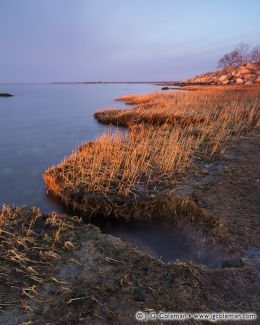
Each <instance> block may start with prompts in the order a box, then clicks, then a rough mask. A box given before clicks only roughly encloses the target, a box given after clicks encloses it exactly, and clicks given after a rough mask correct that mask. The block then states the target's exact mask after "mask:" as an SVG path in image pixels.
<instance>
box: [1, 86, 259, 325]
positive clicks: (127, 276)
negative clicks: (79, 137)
mask: <svg viewBox="0 0 260 325" xmlns="http://www.w3.org/2000/svg"><path fill="white" fill-rule="evenodd" d="M211 89H213V88H211ZM219 89H222V88H219ZM228 89H230V87H228ZM239 89H240V88H239ZM242 89H246V91H251V90H250V88H248V87H246V88H243V87H242ZM255 89H256V93H254V92H253V93H250V94H251V95H252V96H258V88H255ZM222 90H223V89H222ZM218 91H221V90H218ZM242 91H243V90H242ZM203 94H204V95H205V94H206V95H205V96H206V97H203V96H204V95H203ZM207 94H208V90H207V88H205V90H204V93H203V92H200V90H198V91H196V92H194V93H193V94H191V92H189V94H186V95H185V93H182V94H180V93H178V94H177V95H176V94H175V95H172V94H169V95H168V94H167V95H166V94H157V95H156V96H157V97H155V99H156V98H157V99H158V98H161V99H162V100H165V99H166V98H168V97H167V96H169V98H171V96H173V98H171V100H172V99H173V100H176V99H178V98H182V99H183V100H184V103H185V102H187V100H188V98H189V96H193V97H191V98H192V101H194V100H195V103H198V104H199V105H198V108H199V109H200V107H201V106H200V105H201V99H202V100H205V101H206V99H207V96H208V95H207ZM219 94H220V98H221V100H222V99H223V100H224V99H225V100H227V103H228V105H227V107H229V106H230V105H231V104H232V105H233V106H232V107H237V103H240V105H241V110H242V111H240V110H238V111H236V114H237V117H238V119H237V121H240V120H241V116H247V114H246V113H247V110H245V111H244V106H243V105H244V104H245V103H246V105H247V109H249V112H250V114H249V116H250V119H247V118H245V120H243V123H245V125H242V126H243V127H244V129H243V128H242V126H241V125H240V124H239V128H238V131H237V129H236V128H237V127H236V125H235V127H234V126H233V124H231V125H229V124H227V126H229V127H230V128H231V131H228V132H231V133H232V132H233V133H234V134H232V137H227V138H226V137H223V139H222V138H221V139H220V140H221V141H220V142H219V143H218V147H217V148H215V147H214V146H215V145H216V144H215V142H213V147H211V146H212V143H211V142H206V143H205V142H203V141H204V138H203V141H202V142H201V141H199V142H198V143H197V145H196V146H195V147H194V148H193V146H190V147H185V150H184V151H177V153H176V157H177V160H173V163H174V164H173V165H169V166H170V168H169V167H168V169H162V170H163V173H162V177H161V176H160V174H159V173H158V171H160V169H158V170H155V169H152V170H154V171H156V174H155V175H156V178H155V179H154V180H153V179H152V174H149V175H150V176H149V177H150V179H148V180H147V179H145V174H142V178H140V181H139V182H138V183H136V184H137V185H138V186H137V187H136V188H135V187H133V188H131V187H126V188H125V189H124V191H125V193H128V194H127V195H128V196H126V198H131V200H130V201H129V200H128V201H127V200H125V198H124V195H125V194H124V192H121V193H120V187H112V191H111V192H109V191H108V190H109V189H110V188H111V187H110V188H109V187H107V189H108V190H107V191H106V192H105V191H104V192H102V190H103V188H102V186H104V180H105V181H106V179H107V178H106V177H107V173H106V174H105V175H104V180H103V179H101V182H99V183H98V181H99V179H97V180H96V181H97V183H95V184H94V185H95V186H96V188H98V189H99V192H98V193H100V195H101V196H97V192H89V193H90V194H91V195H90V196H89V197H88V196H87V195H88V192H83V191H82V189H81V187H80V186H79V185H80V184H78V183H77V184H76V185H77V186H75V188H76V189H77V192H73V188H70V187H69V185H70V184H69V183H67V184H66V186H67V188H66V191H68V192H64V188H62V184H63V179H62V177H63V176H62V175H64V174H66V173H68V175H69V176H70V181H71V182H73V181H74V179H75V175H77V174H76V172H77V163H78V162H80V159H81V158H82V156H84V155H85V158H88V157H89V156H90V157H93V158H92V159H96V161H98V163H99V160H98V159H97V158H98V157H100V156H99V155H100V154H101V153H104V152H106V155H105V156H102V157H101V158H102V159H101V160H100V162H101V165H98V168H100V167H99V166H105V168H108V169H107V170H108V172H109V173H110V172H111V171H110V169H109V168H110V167H111V164H112V162H113V159H114V158H115V157H116V155H115V156H113V151H110V150H111V149H113V150H117V151H116V154H117V155H118V154H119V153H120V150H122V154H123V156H122V159H124V157H125V155H126V162H127V163H128V161H129V158H127V157H128V156H127V153H128V151H125V146H126V145H127V144H128V142H129V138H127V137H126V138H125V139H124V141H125V142H124V141H122V140H121V139H120V138H116V137H115V138H113V139H112V140H111V139H110V138H109V136H108V135H103V138H102V137H101V140H102V141H101V142H98V141H100V140H98V141H97V142H95V141H92V142H90V143H88V144H85V145H83V146H82V147H80V148H79V149H78V151H77V152H75V153H74V154H72V156H71V157H69V158H68V160H64V161H63V162H61V164H59V165H57V166H53V167H52V168H51V169H50V170H48V171H47V172H46V174H45V176H44V177H45V181H46V183H47V185H48V186H47V187H48V188H49V189H50V190H52V191H53V192H54V193H56V194H58V195H59V196H60V197H62V196H63V195H64V197H63V201H64V202H65V203H66V202H67V204H69V205H72V207H73V205H74V208H80V210H81V212H82V211H83V212H84V208H85V207H86V211H85V213H86V214H89V215H91V212H92V217H95V216H100V215H103V216H106V217H107V218H121V219H122V218H124V219H127V220H129V222H135V221H138V220H142V221H144V222H147V223H152V222H153V221H154V220H157V221H158V220H159V221H160V222H161V223H162V224H164V225H165V227H168V228H169V229H170V228H171V227H176V226H180V227H183V228H184V229H189V228H190V238H189V240H190V242H189V244H190V245H191V246H193V248H194V249H198V250H201V252H202V253H203V252H206V253H207V252H210V253H211V254H212V255H209V258H210V259H212V260H214V259H215V262H216V264H214V265H213V266H212V267H207V266H206V265H198V264H195V263H193V262H181V261H178V260H177V261H175V262H169V263H164V262H163V261H162V260H160V259H158V258H154V257H151V256H149V254H147V253H144V252H143V251H140V250H137V249H136V248H135V247H134V246H133V245H131V244H129V243H128V242H125V241H123V240H121V239H119V238H116V237H114V236H111V235H107V234H102V233H101V232H100V230H99V229H98V228H97V227H95V226H93V225H92V224H86V223H83V222H82V221H80V220H78V218H73V217H68V216H65V215H61V216H59V215H56V214H55V213H53V214H50V215H47V216H44V215H42V214H41V213H40V211H39V210H38V209H36V208H14V207H13V208H11V207H8V206H4V208H3V209H2V210H1V211H0V216H1V218H0V222H1V223H0V230H1V231H2V234H3V236H4V237H3V238H4V240H3V243H2V245H0V250H1V252H2V254H1V257H0V259H1V260H0V261H1V263H0V267H2V266H3V272H2V274H3V277H4V283H5V285H4V286H3V288H2V292H0V293H1V294H0V311H4V312H3V313H0V322H3V323H6V322H7V321H11V322H13V323H19V322H20V323H23V322H28V321H32V322H36V321H37V319H38V317H39V315H40V316H41V319H42V320H44V322H45V323H50V322H54V323H55V322H59V321H60V320H61V319H63V320H64V323H65V324H66V323H68V324H70V323H72V322H74V323H75V322H76V323H77V322H83V323H91V324H100V319H101V320H102V322H104V323H108V324H109V323H111V324H122V323H124V324H129V325H130V324H131V325H132V324H133V319H134V315H135V313H136V311H137V310H145V309H146V308H149V309H152V310H155V311H158V309H160V310H180V306H181V309H182V311H186V310H189V311H191V312H192V311H194V312H205V310H210V311H212V310H214V311H223V310H224V311H227V312H228V311H232V312H234V311H236V312H249V311H254V312H256V313H259V312H260V305H259V302H258V301H257V292H260V287H259V283H260V281H259V279H260V265H259V254H260V248H259V247H260V242H259V236H258V229H259V224H257V215H258V214H259V211H258V208H257V207H258V206H257V202H256V200H257V194H258V193H259V186H260V185H259V178H258V176H257V175H258V173H259V163H258V161H260V157H258V156H259V151H257V148H258V147H259V144H260V136H259V132H258V120H257V119H258V117H259V116H258V113H257V111H255V110H254V106H252V107H251V108H250V105H253V101H252V102H250V100H249V98H250V97H245V98H244V96H246V95H245V94H246V93H242V94H240V93H239V91H238V92H235V94H233V93H226V95H225V96H223V94H224V93H222V92H221V93H214V94H213V97H210V101H208V102H207V101H206V102H207V103H209V102H210V103H211V104H212V105H213V104H214V101H215V100H216V103H215V104H216V105H218V103H219V102H218V98H219ZM175 96H177V97H175ZM237 96H240V97H238V99H239V100H238V101H237ZM230 97H231V99H232V101H233V100H234V102H229V100H230ZM256 98H259V97H256ZM124 99H125V100H126V97H124ZM148 99H149V97H148V98H147V97H145V96H137V97H136V96H132V97H129V96H128V101H129V103H130V104H134V105H143V106H141V107H142V109H144V113H145V114H146V113H147V108H148V109H149V107H150V106H149V105H151V103H150V99H149V100H148ZM245 99H246V100H245ZM196 101H198V102H196ZM152 103H153V105H156V101H155V102H152ZM160 103H161V102H159V104H160ZM189 103H190V102H189V101H188V104H189ZM207 105H208V104H207ZM152 107H154V106H152ZM181 107H182V108H183V105H181ZM206 107H207V108H208V106H206ZM214 107H215V106H213V108H212V109H214ZM134 109H135V110H136V106H134V107H133V108H132V109H131V110H129V111H131V112H132V111H133V110H134ZM152 109H153V108H152ZM213 111H214V110H213ZM137 112H138V110H137ZM139 112H142V113H143V111H141V110H140V108H139ZM199 112H201V113H203V112H204V111H199ZM241 112H242V113H243V114H240V113H241ZM232 113H233V112H232ZM145 114H144V115H141V116H142V117H143V116H144V117H145V118H146V120H145V121H146V123H147V121H148V122H149V123H150V122H152V123H155V122H156V123H155V124H158V123H157V122H158V121H156V119H152V120H151V119H147V116H146V115H145ZM206 114H208V112H207V111H206ZM220 116H222V115H220ZM139 117H140V116H139ZM228 117H229V116H227V117H226V118H228ZM231 117H232V119H231V120H230V121H232V123H233V122H235V121H236V120H235V114H232V116H231ZM167 118H168V116H167ZM206 118H210V116H209V115H205V116H204V119H206ZM204 119H201V118H200V119H198V120H192V121H193V122H194V126H195V128H197V127H198V126H200V125H201V123H204ZM255 119H256V120H255ZM167 121H168V122H169V121H170V123H172V124H170V123H169V124H167V125H165V124H163V123H161V124H159V125H155V126H154V125H153V126H151V125H150V124H149V126H147V125H145V126H144V127H143V128H142V127H140V126H138V125H135V126H134V127H133V125H131V126H130V130H132V131H131V132H132V134H130V137H132V138H130V139H131V141H130V146H129V147H128V150H133V151H130V153H131V157H133V152H137V154H136V157H137V160H136V161H137V162H139V161H140V160H141V161H142V159H143V160H145V158H146V157H147V155H148V154H149V155H152V156H151V157H152V158H153V159H155V158H156V157H154V156H153V152H154V150H155V149H156V150H159V149H160V148H162V145H161V144H162V143H163V144H164V147H163V148H167V145H168V144H167V141H168V139H169V138H168V136H169V135H171V134H174V138H170V142H169V151H166V155H165V157H169V156H170V154H171V152H172V150H173V149H172V148H173V147H172V146H173V143H175V144H176V139H178V141H179V140H181V142H180V148H181V145H183V144H185V145H186V143H187V142H185V141H186V140H185V139H186V138H185V137H184V136H186V135H187V134H188V135H189V136H190V135H192V137H191V138H188V140H189V141H194V139H196V137H197V135H198V134H199V133H198V132H197V133H194V131H195V129H193V127H194V126H193V124H190V120H189V121H188V122H187V120H185V122H183V119H181V120H177V122H176V119H171V120H169V119H168V120H167ZM210 121H211V120H210ZM227 121H229V120H228V119H227ZM220 122H221V123H222V124H223V121H222V120H220ZM229 123H230V122H229ZM187 125H188V130H189V133H187V129H186V127H187ZM202 125H203V127H205V125H207V124H202ZM217 125H218V124H217ZM214 126H215V124H214ZM182 128H184V131H183V130H182ZM176 130H178V132H179V133H178V134H175V133H174V132H175V131H176ZM196 130H197V129H196ZM225 130H226V129H224V131H225ZM228 130H229V129H228ZM242 131H243V132H242ZM150 132H151V133H150ZM154 132H155V133H154ZM210 132H211V129H210ZM140 134H141V137H140ZM194 134H195V138H194V137H193V136H194ZM158 135H160V136H162V139H163V142H159V143H158V147H156V148H155V149H154V147H152V150H150V151H149V152H148V153H147V154H146V153H145V152H144V151H143V148H144V147H143V145H144V143H145V141H147V142H146V146H147V148H148V149H149V148H150V146H151V145H153V144H154V142H155V139H158ZM176 135H178V138H176ZM209 135H210V137H209V140H211V139H212V138H213V140H215V138H214V135H215V133H209ZM217 135H218V133H217ZM150 136H152V137H151V141H148V140H149V137H150ZM165 136H166V137H165ZM215 136H216V135H215ZM173 139H174V141H175V142H172V140H173ZM110 141H112V142H111V143H110ZM127 141H128V142H127ZM188 143H189V142H188ZM192 143H193V144H194V142H192ZM110 144H111V146H110ZM139 145H140V148H141V150H140V151H139V152H138V151H136V150H137V149H136V148H137V147H138V146H139ZM198 149H199V150H198ZM189 150H190V151H189ZM186 151H188V152H189V153H190V154H191V156H192V157H193V159H192V160H191V161H189V159H190V158H189V156H187V155H186V156H180V155H183V154H184V153H185V152H186ZM142 152H144V153H145V155H144V156H140V155H141V153H142ZM211 153H212V156H210V155H211ZM113 157H114V158H113ZM158 157H159V160H156V161H155V164H154V166H152V167H153V168H155V167H156V168H161V165H159V163H161V161H162V160H163V159H162V158H161V157H162V151H159V155H158ZM178 157H182V159H178ZM112 158H113V159H112ZM110 159H112V160H110ZM185 159H187V164H186V165H185V168H184V167H182V168H181V169H176V173H175V174H174V178H171V177H169V175H170V174H167V173H169V170H170V169H171V168H173V167H174V168H176V166H177V167H178V168H179V167H180V165H179V164H177V165H176V164H175V163H176V162H178V161H179V162H180V161H184V160H185ZM67 161H69V162H72V163H76V165H67ZM82 162H85V161H84V160H83V161H82ZM148 162H149V164H148V167H149V168H150V165H151V162H153V163H154V161H153V160H149V161H148ZM162 162H165V161H162ZM80 166H86V167H88V169H87V170H86V172H87V174H86V175H87V177H88V178H87V179H88V180H91V178H90V176H89V175H90V174H88V172H89V171H92V168H89V166H88V165H84V164H82V165H80ZM118 166H120V164H119V165H118ZM130 166H132V165H130ZM134 166H135V165H134ZM138 166H140V165H138ZM158 166H159V167H158ZM141 167H142V168H143V171H146V169H145V168H146V167H147V164H143V165H141ZM162 167H163V168H165V165H162ZM123 170H125V169H124V168H123ZM57 171H58V172H59V173H58V174H56V172H57ZM97 171H99V174H98V173H97V172H96V171H95V170H94V174H93V176H95V175H100V174H101V170H100V169H97ZM148 171H150V170H148ZM80 172H81V173H83V170H81V171H80ZM119 172H120V170H119V169H118V170H117V174H114V175H115V176H114V177H113V178H112V180H113V181H114V180H117V179H118V177H119V176H118V175H120V173H119ZM51 173H53V174H51ZM57 175H58V177H57ZM135 175H136V174H133V175H130V176H131V177H132V178H131V180H132V182H133V179H134V178H133V177H134V176H135ZM46 176H47V178H46ZM49 176H50V178H49V179H48V177H49ZM93 176H92V177H93ZM160 177H161V178H160ZM76 180H77V178H76ZM173 180H174V181H173ZM257 180H258V181H257ZM84 181H85V180H84ZM150 181H152V182H151V183H149V182H150ZM141 182H143V188H142V187H140V186H141V185H142V183H141ZM83 184H84V186H86V185H88V183H87V182H86V181H85V183H83ZM115 185H117V184H114V183H113V182H112V183H108V186H115ZM119 185H120V186H122V185H125V184H122V182H121V183H120V182H119ZM130 185H132V183H130ZM146 185H149V187H145V186H146ZM154 186H155V187H156V190H155V189H154ZM140 188H141V189H142V191H141V192H140V193H141V194H142V195H143V194H145V195H143V196H142V195H141V196H138V193H139V192H136V190H137V191H140ZM78 189H80V190H81V191H78ZM144 189H145V191H143V190H144ZM149 189H151V192H149V191H150V190H149ZM148 190H149V191H148ZM126 191H129V192H126ZM67 194H69V195H70V196H66V195H67ZM79 198H80V200H82V201H80V200H79ZM121 199H122V200H121ZM78 202H79V203H81V204H84V205H82V207H79V206H77V204H78ZM83 215H84V214H82V216H83ZM86 221H87V222H89V220H88V219H86V220H85V222H86ZM6 243H7V244H6ZM10 247H12V249H10ZM34 247H38V248H40V250H38V248H37V249H35V248H34ZM21 275H22V276H21ZM10 287H12V288H13V289H12V290H10ZM117 301H120V303H119V304H118V303H116V302H117ZM53 310H55V313H52V312H51V311H53ZM198 324H200V323H199V322H198Z"/></svg>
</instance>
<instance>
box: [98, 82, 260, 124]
mask: <svg viewBox="0 0 260 325" xmlns="http://www.w3.org/2000/svg"><path fill="white" fill-rule="evenodd" d="M120 100H124V101H126V102H127V103H129V104H134V105H135V106H134V109H127V110H114V109H113V110H102V111H99V112H97V113H95V115H94V116H95V118H96V119H97V120H98V121H100V122H102V123H106V124H114V125H120V126H131V125H133V124H139V123H147V124H156V125H162V124H165V123H167V124H169V125H174V126H175V125H181V126H182V127H183V126H184V127H185V126H186V125H190V124H194V125H200V124H202V126H203V123H204V124H209V123H211V122H216V121H219V123H220V124H222V123H223V122H224V123H227V119H230V117H233V116H234V117H235V118H236V120H235V121H234V122H240V119H241V117H242V118H243V120H242V121H241V122H242V123H244V124H246V125H247V126H248V122H252V121H248V119H250V117H252V115H254V116H255V117H258V118H259V109H258V108H259V102H260V87H258V86H255V87H251V86H249V87H243V88H242V87H241V86H240V87H231V86H230V87H220V86H216V87H200V88H198V90H197V91H195V92H186V93H184V92H181V93H180V92H179V93H178V92H171V93H167V94H162V93H152V94H148V95H143V96H124V97H121V98H120ZM257 111H258V112H257ZM257 114H258V115H257ZM256 115H257V116H256Z"/></svg>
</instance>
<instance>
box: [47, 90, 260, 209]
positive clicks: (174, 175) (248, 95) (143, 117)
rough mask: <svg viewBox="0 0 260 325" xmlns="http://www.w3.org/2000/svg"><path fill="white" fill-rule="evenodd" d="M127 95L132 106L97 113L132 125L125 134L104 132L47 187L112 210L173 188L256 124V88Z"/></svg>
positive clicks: (70, 199)
mask: <svg viewBox="0 0 260 325" xmlns="http://www.w3.org/2000/svg"><path fill="white" fill-rule="evenodd" d="M226 89H228V90H226ZM126 99H127V101H128V102H129V103H131V104H135V107H134V109H130V110H126V111H118V110H112V111H109V110H108V111H105V112H100V113H99V114H100V115H99V117H100V116H103V117H102V120H103V121H104V122H106V123H109V121H114V124H119V125H128V126H129V127H130V129H129V131H128V132H126V133H125V134H124V135H122V134H120V133H114V134H111V133H109V132H106V133H104V134H103V135H101V136H100V137H99V138H98V139H96V140H95V141H94V142H92V143H89V144H86V145H84V146H82V147H81V148H79V149H78V150H76V151H75V152H74V153H73V154H72V155H71V156H70V157H69V158H66V159H64V161H63V162H61V163H60V164H59V165H57V166H53V167H51V168H49V169H48V170H47V171H46V172H45V173H44V180H45V183H46V185H47V188H48V190H51V191H52V192H54V193H56V194H57V195H58V196H59V197H61V198H62V200H63V201H64V202H65V203H66V204H68V205H71V206H72V207H74V208H78V209H80V210H84V211H86V212H88V213H94V214H95V213H97V211H99V212H100V211H103V214H107V215H109V213H111V211H113V210H117V208H116V207H117V206H118V205H120V207H121V208H122V205H123V204H124V203H125V202H128V200H135V199H136V198H138V199H140V198H143V197H148V196H149V195H152V194H158V193H161V192H163V191H165V190H170V189H173V188H174V185H173V184H174V182H175V181H176V180H177V179H178V177H179V175H180V174H181V173H185V172H186V171H187V169H188V168H191V166H192V164H193V162H194V161H195V159H198V158H199V159H206V160H208V159H212V158H213V157H214V156H215V155H216V154H217V153H219V152H220V151H221V150H223V148H224V147H225V145H226V144H227V142H228V140H229V138H230V137H231V136H233V135H240V134H242V133H243V132H245V131H252V130H254V129H255V128H256V127H258V126H259V105H260V88H259V87H255V88H250V87H249V88H243V89H242V88H237V87H234V88H231V87H228V88H217V89H216V87H214V88H212V89H209V88H206V89H205V90H201V91H196V92H194V93H193V92H189V93H176V92H175V93H168V94H161V93H155V94H150V95H144V96H137V97H136V96H133V97H128V98H125V97H124V100H126ZM96 117H97V115H96ZM104 209H105V210H104Z"/></svg>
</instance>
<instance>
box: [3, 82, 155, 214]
mask: <svg viewBox="0 0 260 325" xmlns="http://www.w3.org/2000/svg"><path fill="white" fill-rule="evenodd" d="M157 89H160V87H158V86H153V85H148V84H88V85H86V84H41V85H39V84H38V85H35V84H34V85H28V84H27V85H24V84H23V85H21V84H20V85H0V92H9V93H11V94H13V95H14V97H10V98H2V97H1V98H0V150H1V151H0V206H1V205H2V204H3V203H8V204H11V205H12V204H15V205H33V206H37V207H40V208H41V210H42V211H43V212H50V211H53V210H55V211H57V212H64V208H63V207H62V206H61V205H60V204H59V203H58V202H57V201H55V200H52V199H51V198H49V197H48V196H46V194H45V188H44V183H43V180H42V173H43V171H44V170H45V169H46V168H48V167H49V166H51V165H52V164H56V163H58V162H60V161H61V160H62V159H63V158H64V156H68V155H70V153H71V152H72V150H73V149H74V148H76V147H77V146H79V145H80V144H82V142H84V141H88V140H91V139H93V138H95V137H96V136H97V135H98V134H100V133H101V132H102V131H104V130H105V126H104V125H102V124H99V123H98V122H97V121H96V120H95V119H94V118H93V113H94V112H96V111H97V110H98V109H100V108H102V107H111V106H119V107H123V106H124V104H123V103H120V102H115V101H113V99H114V98H116V97H119V96H121V95H125V94H133V93H145V92H150V91H154V90H157Z"/></svg>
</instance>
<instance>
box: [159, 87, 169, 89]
mask: <svg viewBox="0 0 260 325" xmlns="http://www.w3.org/2000/svg"><path fill="white" fill-rule="evenodd" d="M169 89H170V88H169V87H162V88H161V90H169Z"/></svg>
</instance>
